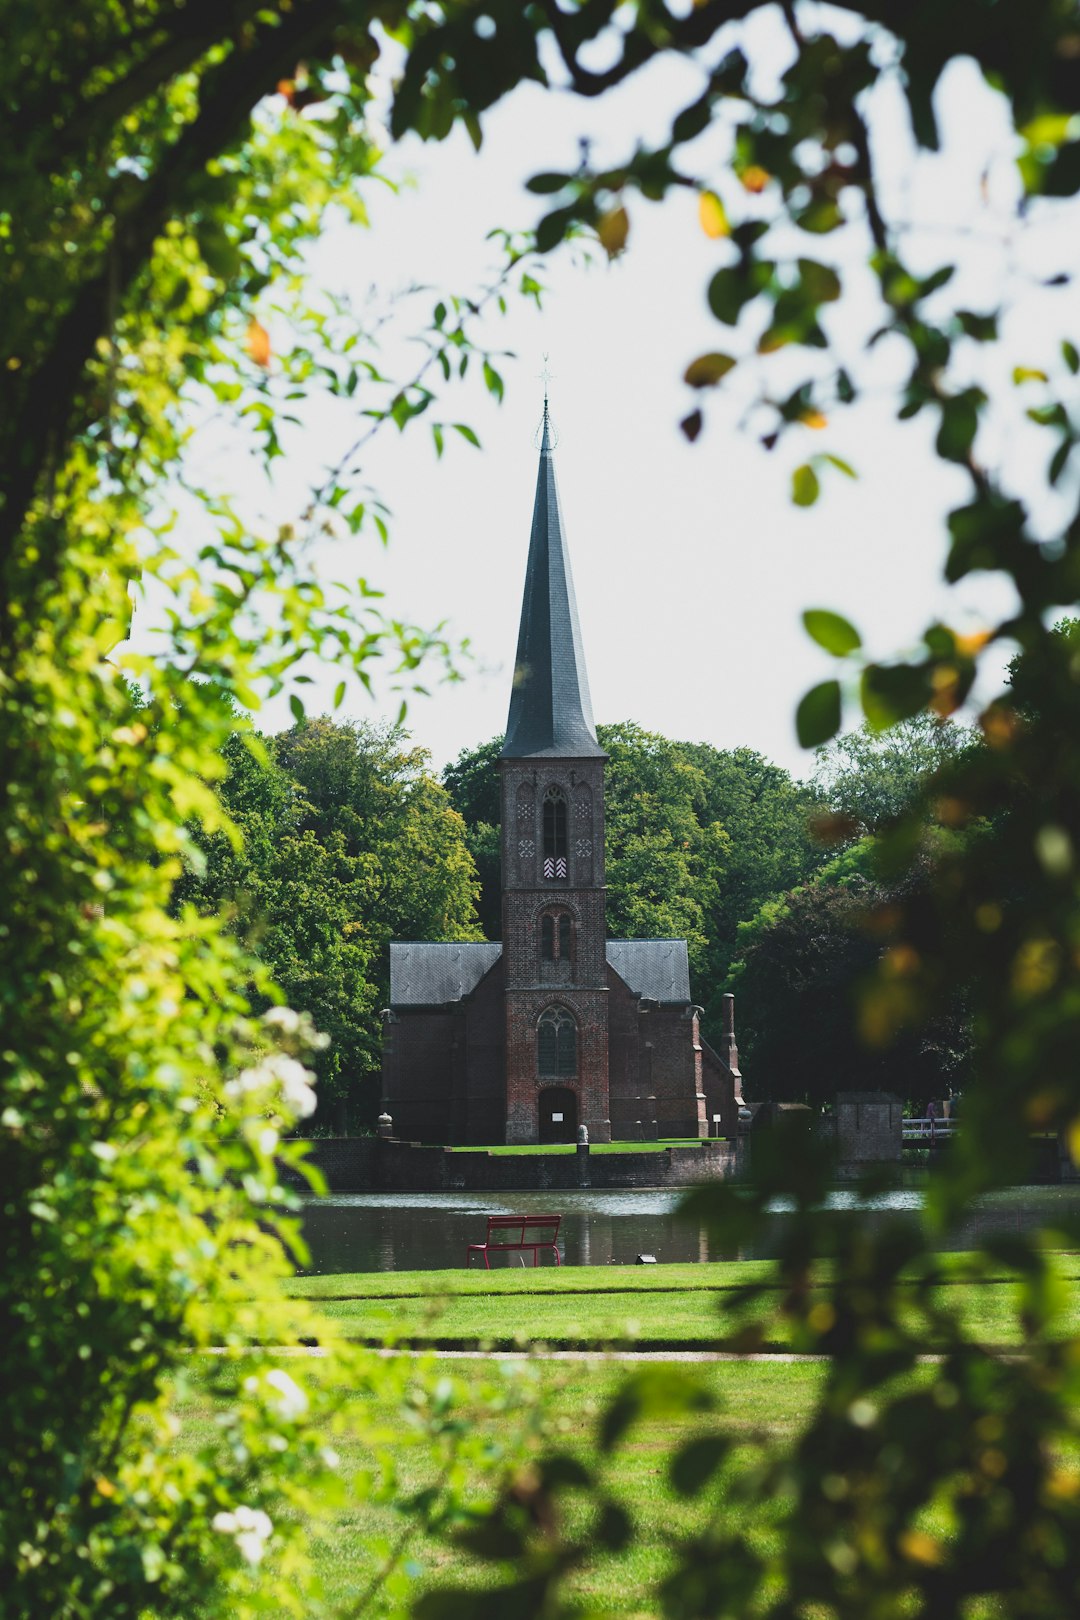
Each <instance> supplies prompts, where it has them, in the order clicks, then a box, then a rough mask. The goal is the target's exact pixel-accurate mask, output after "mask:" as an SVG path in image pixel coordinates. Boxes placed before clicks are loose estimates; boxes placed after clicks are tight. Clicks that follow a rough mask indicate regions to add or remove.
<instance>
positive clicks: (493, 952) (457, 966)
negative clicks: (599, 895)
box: [390, 939, 690, 1007]
mask: <svg viewBox="0 0 1080 1620" xmlns="http://www.w3.org/2000/svg"><path fill="white" fill-rule="evenodd" d="M501 955H502V946H501V945H500V944H498V943H497V942H494V941H492V942H489V941H487V940H484V941H481V942H478V943H476V944H473V943H465V944H452V945H424V944H419V945H417V944H408V945H391V947H390V1005H391V1006H392V1007H441V1006H445V1005H446V1004H447V1003H448V1002H452V1001H461V1000H463V999H464V997H465V996H468V995H471V994H472V992H473V991H474V990H475V989H476V987H477V985H478V984H479V983H480V980H481V979H482V978H483V977H484V974H485V973H487V972H488V971H489V969H491V968H493V967H494V966H495V963H496V962H497V961H498V960H499V957H500V956H501ZM607 959H608V963H609V965H610V966H611V967H613V968H614V969H615V972H616V973H617V974H618V975H619V977H620V978H621V979H623V980H624V981H625V983H626V984H627V985H628V987H629V988H630V989H631V990H632V991H633V992H634V994H635V995H636V996H640V997H641V999H642V1000H643V1001H667V1002H672V1001H676V1002H688V1001H689V1000H690V965H689V961H688V958H687V954H686V941H685V939H609V940H608V942H607Z"/></svg>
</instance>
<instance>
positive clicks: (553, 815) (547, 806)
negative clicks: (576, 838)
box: [544, 787, 568, 878]
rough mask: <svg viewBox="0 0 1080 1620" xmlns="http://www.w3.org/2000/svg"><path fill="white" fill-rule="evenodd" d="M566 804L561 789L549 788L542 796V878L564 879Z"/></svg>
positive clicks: (565, 869) (565, 873) (565, 872)
mask: <svg viewBox="0 0 1080 1620" xmlns="http://www.w3.org/2000/svg"><path fill="white" fill-rule="evenodd" d="M567 819H568V816H567V804H566V794H565V793H564V792H563V790H562V788H559V787H549V788H548V790H547V792H546V793H545V794H544V876H545V877H546V878H564V877H567V876H568V868H567V858H566V854H567V848H566V846H567V836H566V823H567Z"/></svg>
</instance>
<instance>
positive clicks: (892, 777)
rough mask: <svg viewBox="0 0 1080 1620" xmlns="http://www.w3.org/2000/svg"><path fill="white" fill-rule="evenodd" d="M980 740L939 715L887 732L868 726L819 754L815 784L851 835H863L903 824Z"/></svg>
mask: <svg viewBox="0 0 1080 1620" xmlns="http://www.w3.org/2000/svg"><path fill="white" fill-rule="evenodd" d="M981 742H982V738H981V735H980V734H979V733H978V732H972V731H971V730H970V729H969V728H967V727H963V726H959V725H957V724H956V723H955V722H954V721H951V720H943V719H940V718H939V717H938V716H937V715H934V714H915V715H912V716H910V718H909V719H907V720H904V721H901V722H900V723H899V724H898V725H895V726H890V727H889V729H888V730H887V731H875V730H874V729H873V728H872V727H871V726H869V725H867V724H865V723H864V724H863V725H862V726H860V727H859V729H858V730H857V731H848V732H845V733H844V734H843V736H840V737H836V738H834V739H833V741H832V742H830V743H826V744H824V745H823V746H822V747H821V748H819V749H818V750H817V753H816V755H815V769H814V785H815V787H816V788H817V790H818V792H819V793H820V795H821V797H822V799H823V800H824V801H825V802H826V803H827V804H828V805H829V807H830V809H831V810H832V811H833V812H834V814H835V815H836V816H838V817H840V818H843V819H844V820H846V821H847V823H848V824H849V828H850V832H849V836H851V837H860V836H864V835H865V834H866V833H873V832H877V831H878V830H879V829H881V828H884V827H885V826H886V825H887V824H888V823H890V822H895V821H898V820H899V819H900V817H901V816H903V815H904V813H905V811H907V810H910V809H912V808H913V807H914V806H915V805H916V804H917V803H919V802H920V801H921V800H922V799H923V797H924V791H925V788H926V786H927V784H928V783H929V782H931V781H932V780H933V778H934V776H935V775H936V773H937V772H938V771H940V770H941V769H942V767H943V766H946V765H948V764H950V763H952V762H953V761H955V760H956V759H958V758H959V757H960V756H961V755H962V754H963V753H964V751H965V749H968V748H975V747H978V746H979V745H980V744H981ZM837 831H839V832H841V833H842V832H843V827H842V825H841V824H838V825H837Z"/></svg>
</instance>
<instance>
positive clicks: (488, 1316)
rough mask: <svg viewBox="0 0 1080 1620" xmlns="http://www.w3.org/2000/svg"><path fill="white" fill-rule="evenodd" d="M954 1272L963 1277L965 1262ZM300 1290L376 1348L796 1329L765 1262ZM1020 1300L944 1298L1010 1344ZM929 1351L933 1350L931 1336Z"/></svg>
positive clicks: (421, 1276)
mask: <svg viewBox="0 0 1080 1620" xmlns="http://www.w3.org/2000/svg"><path fill="white" fill-rule="evenodd" d="M1054 1264H1055V1269H1056V1273H1057V1276H1058V1278H1059V1294H1060V1310H1059V1315H1058V1320H1057V1331H1058V1332H1060V1333H1061V1334H1062V1335H1065V1334H1072V1333H1076V1332H1080V1256H1077V1255H1073V1254H1066V1255H1062V1256H1059V1257H1057V1258H1056V1259H1055V1262H1054ZM950 1269H957V1270H958V1269H959V1261H952V1262H951V1266H950ZM747 1284H755V1285H757V1286H758V1287H759V1288H760V1289H761V1290H762V1292H761V1294H760V1295H759V1297H758V1298H757V1299H756V1300H755V1301H751V1302H746V1301H744V1299H743V1297H742V1290H743V1288H744V1287H745V1285H747ZM290 1291H291V1292H294V1293H295V1294H297V1295H301V1296H303V1297H306V1298H308V1299H310V1300H312V1301H317V1302H318V1305H319V1308H320V1310H321V1311H322V1312H323V1313H324V1314H325V1315H326V1316H327V1317H329V1318H331V1319H332V1321H333V1323H334V1327H335V1329H336V1330H337V1332H339V1333H340V1334H342V1335H343V1336H344V1337H345V1338H347V1339H352V1340H356V1341H359V1342H362V1343H371V1344H384V1343H390V1344H395V1343H396V1344H399V1345H411V1346H432V1347H437V1348H442V1349H464V1350H468V1349H482V1348H490V1349H495V1350H503V1349H515V1348H520V1347H525V1346H528V1345H530V1344H542V1345H547V1346H550V1347H553V1348H567V1349H575V1348H606V1347H627V1346H636V1347H637V1348H639V1349H658V1350H662V1349H707V1348H709V1347H710V1346H718V1345H721V1344H723V1343H724V1341H725V1340H727V1339H728V1338H730V1337H731V1336H733V1335H737V1334H739V1333H740V1331H741V1329H742V1328H743V1326H744V1325H745V1322H746V1314H747V1312H748V1311H749V1312H750V1313H751V1314H752V1315H753V1316H755V1317H756V1316H766V1317H767V1318H768V1320H767V1322H766V1325H765V1329H764V1335H763V1337H761V1338H760V1343H759V1345H757V1346H755V1347H760V1348H762V1349H770V1348H775V1349H783V1348H786V1347H789V1346H790V1345H791V1343H792V1332H791V1327H790V1323H789V1321H788V1319H787V1317H786V1316H785V1315H784V1314H783V1313H782V1312H781V1311H780V1309H779V1307H780V1305H781V1302H782V1297H783V1296H782V1290H781V1289H780V1287H779V1285H778V1283H777V1279H776V1270H775V1267H774V1266H773V1265H772V1263H771V1262H767V1261H760V1262H740V1263H727V1264H725V1263H722V1262H717V1263H712V1264H709V1263H706V1264H697V1265H682V1266H663V1267H660V1266H657V1267H652V1266H649V1267H644V1266H621V1267H616V1266H611V1267H604V1268H603V1269H600V1268H596V1269H593V1268H589V1267H578V1268H569V1267H567V1268H565V1269H563V1268H555V1267H553V1266H548V1267H540V1268H537V1269H535V1270H534V1269H533V1268H531V1267H530V1268H528V1269H526V1270H516V1271H515V1270H511V1269H510V1268H503V1269H500V1270H498V1271H492V1272H476V1271H474V1272H466V1271H461V1272H432V1271H421V1272H398V1273H393V1274H388V1273H366V1274H359V1275H351V1276H332V1277H308V1278H297V1279H295V1281H294V1282H293V1283H292V1284H291V1285H290ZM910 1297H911V1302H912V1304H911V1321H912V1325H913V1326H916V1327H918V1328H920V1329H921V1328H922V1327H923V1324H922V1322H921V1318H920V1314H919V1312H918V1310H917V1306H916V1301H915V1290H914V1285H913V1284H912V1285H910ZM822 1298H823V1299H824V1294H823V1295H822ZM1018 1298H1019V1284H1018V1283H1017V1281H1016V1279H1015V1277H1012V1276H1010V1275H1009V1274H1008V1273H1007V1272H1006V1271H1005V1270H1000V1271H999V1272H997V1273H994V1274H993V1275H992V1276H991V1277H989V1278H988V1279H987V1280H985V1281H980V1282H978V1283H970V1282H965V1281H962V1280H957V1281H950V1282H947V1283H945V1284H944V1285H943V1286H942V1287H940V1288H939V1289H938V1290H936V1293H935V1299H936V1301H937V1302H940V1303H941V1304H944V1305H946V1306H948V1307H950V1308H951V1309H954V1310H955V1311H957V1312H958V1313H959V1315H960V1318H961V1320H962V1321H963V1323H964V1325H965V1328H966V1331H967V1332H968V1333H969V1334H971V1335H972V1336H973V1337H975V1338H976V1339H978V1340H979V1341H980V1342H982V1343H983V1344H986V1345H992V1346H1002V1347H1008V1346H1013V1345H1016V1344H1019V1343H1021V1342H1022V1341H1023V1330H1022V1328H1021V1325H1020V1320H1019V1315H1018ZM736 1342H739V1343H743V1344H748V1341H746V1340H738V1341H736ZM926 1348H927V1350H933V1348H934V1340H933V1338H932V1337H931V1336H927V1338H926Z"/></svg>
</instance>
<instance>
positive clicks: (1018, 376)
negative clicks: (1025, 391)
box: [1012, 366, 1050, 383]
mask: <svg viewBox="0 0 1080 1620" xmlns="http://www.w3.org/2000/svg"><path fill="white" fill-rule="evenodd" d="M1012 380H1013V382H1014V383H1026V382H1049V381H1050V379H1049V377H1048V376H1047V375H1046V372H1045V371H1040V369H1039V367H1038V366H1014V367H1013V374H1012Z"/></svg>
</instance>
